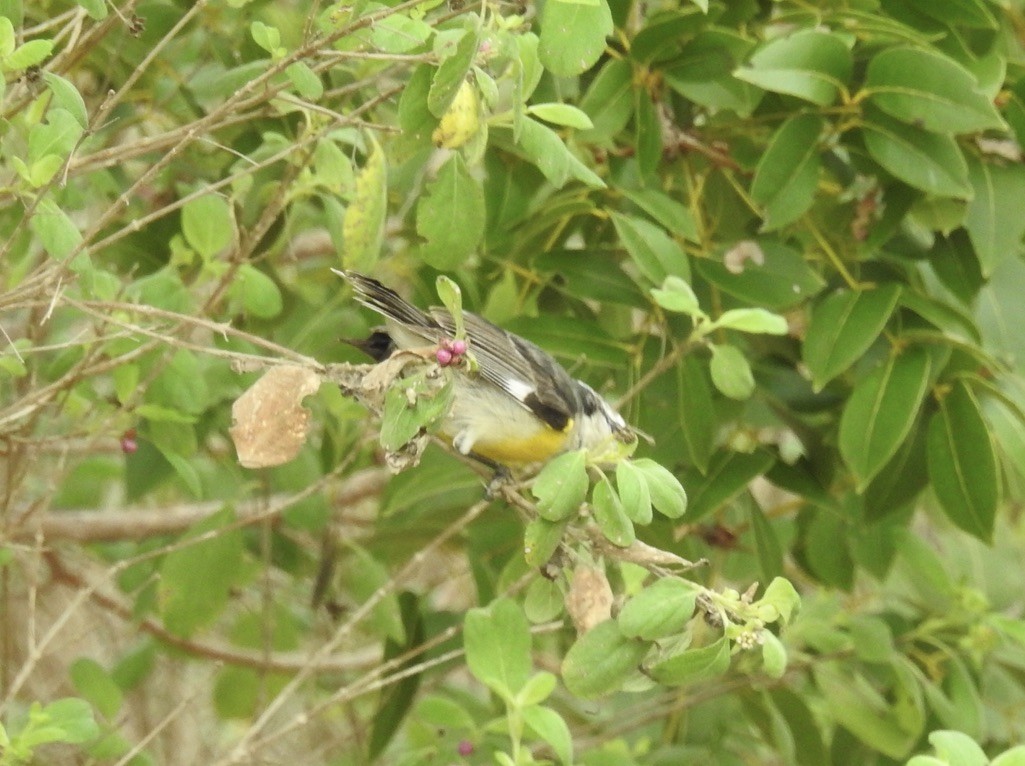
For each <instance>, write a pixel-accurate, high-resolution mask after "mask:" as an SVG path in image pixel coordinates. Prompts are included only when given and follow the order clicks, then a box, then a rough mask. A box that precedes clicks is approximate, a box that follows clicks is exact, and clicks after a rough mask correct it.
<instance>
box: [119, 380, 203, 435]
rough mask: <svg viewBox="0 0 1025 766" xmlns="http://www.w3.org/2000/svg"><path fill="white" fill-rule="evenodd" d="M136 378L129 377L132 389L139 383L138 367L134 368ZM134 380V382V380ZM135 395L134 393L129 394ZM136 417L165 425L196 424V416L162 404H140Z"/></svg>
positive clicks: (136, 410) (136, 409)
mask: <svg viewBox="0 0 1025 766" xmlns="http://www.w3.org/2000/svg"><path fill="white" fill-rule="evenodd" d="M133 368H134V369H135V374H134V376H129V382H132V384H133V385H132V388H133V389H134V388H135V384H137V383H138V379H139V375H138V370H139V368H138V367H134V366H133ZM133 379H134V380H133ZM128 393H129V394H130V393H133V391H129V392H128ZM135 415H136V416H137V417H140V418H144V419H145V420H152V421H160V422H164V423H195V422H196V416H195V415H189V414H187V413H184V412H181V411H180V410H176V409H174V408H173V407H164V406H163V405H160V404H140V405H139V406H138V407H136V408H135Z"/></svg>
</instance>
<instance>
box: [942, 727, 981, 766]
mask: <svg viewBox="0 0 1025 766" xmlns="http://www.w3.org/2000/svg"><path fill="white" fill-rule="evenodd" d="M929 744H930V745H932V746H933V748H935V750H936V755H937V756H939V757H940V758H941V759H942V761H943V763H949V764H957V766H987V764H988V763H989V758H988V757H987V756H986V753H985V751H984V750H983V749H982V748H981V747H979V745H978V744H977V743H976V742H975V740H974V739H972V738H971V737H969V736H968V735H967V734H965V733H964V732H960V731H934V732H932V733H931V734H930V735H929Z"/></svg>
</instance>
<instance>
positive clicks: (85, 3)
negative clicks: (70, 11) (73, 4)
mask: <svg viewBox="0 0 1025 766" xmlns="http://www.w3.org/2000/svg"><path fill="white" fill-rule="evenodd" d="M78 4H79V5H80V6H81V7H82V8H84V9H85V12H86V13H88V14H89V18H91V19H93V20H94V21H103V19H105V18H107V4H106V3H105V2H104V0H78Z"/></svg>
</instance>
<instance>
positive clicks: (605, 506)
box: [591, 476, 637, 548]
mask: <svg viewBox="0 0 1025 766" xmlns="http://www.w3.org/2000/svg"><path fill="white" fill-rule="evenodd" d="M591 505H592V506H593V508H594V520H595V521H596V522H597V524H598V528H599V529H600V530H601V532H602V534H603V535H605V537H606V538H607V539H608V540H609V542H611V543H612V544H613V545H618V546H620V547H623V548H625V547H627V546H629V545H631V544H632V543H633V542H634V540H636V539H637V535H636V533H635V532H634V525H633V523H632V522H631V521H630V519H629V517H628V516H627V515H626V511H625V510H624V509H623V503H622V501H620V499H619V495H617V494H616V490H615V489H614V488H613V487H612V482H610V481H609V480H608V479H607V478H605V477H604V476H602V477H601V480H600V481H599V482H598V483H597V484H595V485H594V490H593V491H592V493H591Z"/></svg>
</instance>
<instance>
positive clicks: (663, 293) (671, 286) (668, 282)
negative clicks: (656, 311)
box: [651, 276, 705, 317]
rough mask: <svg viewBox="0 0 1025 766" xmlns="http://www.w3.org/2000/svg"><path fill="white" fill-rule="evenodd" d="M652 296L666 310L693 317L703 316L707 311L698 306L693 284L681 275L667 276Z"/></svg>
mask: <svg viewBox="0 0 1025 766" xmlns="http://www.w3.org/2000/svg"><path fill="white" fill-rule="evenodd" d="M651 297H652V298H654V299H655V303H657V304H658V305H659V306H661V307H662V308H664V309H665V310H666V311H675V312H677V313H680V314H687V315H688V316H692V317H702V316H704V315H705V313H704V312H703V311H702V310H701V307H700V306H698V296H696V295H695V294H694V290H693V289H691V286H690V285H689V284H688V283H687V282H686V281H685V280H683V279H681V278H680V277H674V276H667V277H666V278H665V280H664V281H663V282H662V287H661V288H657V287H656V288H653V289H652V290H651Z"/></svg>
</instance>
